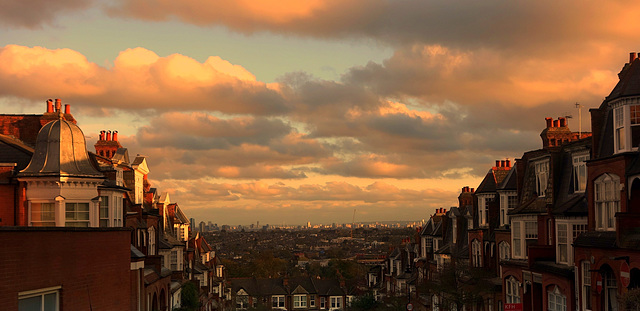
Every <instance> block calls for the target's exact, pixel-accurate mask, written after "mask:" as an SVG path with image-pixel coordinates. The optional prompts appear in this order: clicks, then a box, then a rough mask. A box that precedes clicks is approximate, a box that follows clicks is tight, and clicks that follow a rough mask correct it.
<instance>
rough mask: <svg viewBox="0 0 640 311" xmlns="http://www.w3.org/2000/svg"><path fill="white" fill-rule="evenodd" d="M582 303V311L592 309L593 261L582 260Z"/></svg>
mask: <svg viewBox="0 0 640 311" xmlns="http://www.w3.org/2000/svg"><path fill="white" fill-rule="evenodd" d="M581 276H582V277H581V280H582V286H581V289H582V291H581V297H582V299H581V303H582V311H591V263H590V262H589V261H586V260H585V261H582V275H581Z"/></svg>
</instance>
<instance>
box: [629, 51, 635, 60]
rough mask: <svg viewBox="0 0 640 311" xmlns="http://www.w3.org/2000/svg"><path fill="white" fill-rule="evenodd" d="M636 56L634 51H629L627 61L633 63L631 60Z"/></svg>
mask: <svg viewBox="0 0 640 311" xmlns="http://www.w3.org/2000/svg"><path fill="white" fill-rule="evenodd" d="M636 58H637V56H636V52H631V53H629V63H633V61H634V60H636Z"/></svg>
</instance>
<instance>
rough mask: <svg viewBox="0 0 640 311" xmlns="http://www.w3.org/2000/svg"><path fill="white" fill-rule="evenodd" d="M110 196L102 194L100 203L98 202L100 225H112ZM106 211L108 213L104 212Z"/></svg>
mask: <svg viewBox="0 0 640 311" xmlns="http://www.w3.org/2000/svg"><path fill="white" fill-rule="evenodd" d="M110 200H111V199H110V197H109V196H108V195H101V196H100V203H99V204H98V218H99V221H98V226H99V227H111V226H112V213H111V208H110V206H109V201H110ZM105 211H106V215H105V214H104V213H103V212H105Z"/></svg>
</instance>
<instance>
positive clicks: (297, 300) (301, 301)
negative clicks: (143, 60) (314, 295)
mask: <svg viewBox="0 0 640 311" xmlns="http://www.w3.org/2000/svg"><path fill="white" fill-rule="evenodd" d="M293 307H294V308H296V309H300V308H306V307H307V295H293Z"/></svg>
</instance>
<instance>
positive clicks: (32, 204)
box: [29, 201, 56, 227]
mask: <svg viewBox="0 0 640 311" xmlns="http://www.w3.org/2000/svg"><path fill="white" fill-rule="evenodd" d="M43 204H46V207H51V208H52V210H51V211H47V212H46V214H53V219H52V220H51V219H48V220H44V221H43V220H34V219H35V218H39V219H42V215H43V214H44V213H43V212H42V205H43ZM36 210H39V212H40V215H41V216H40V217H34V213H35V212H36ZM29 225H30V226H32V227H55V226H56V202H55V201H29Z"/></svg>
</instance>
